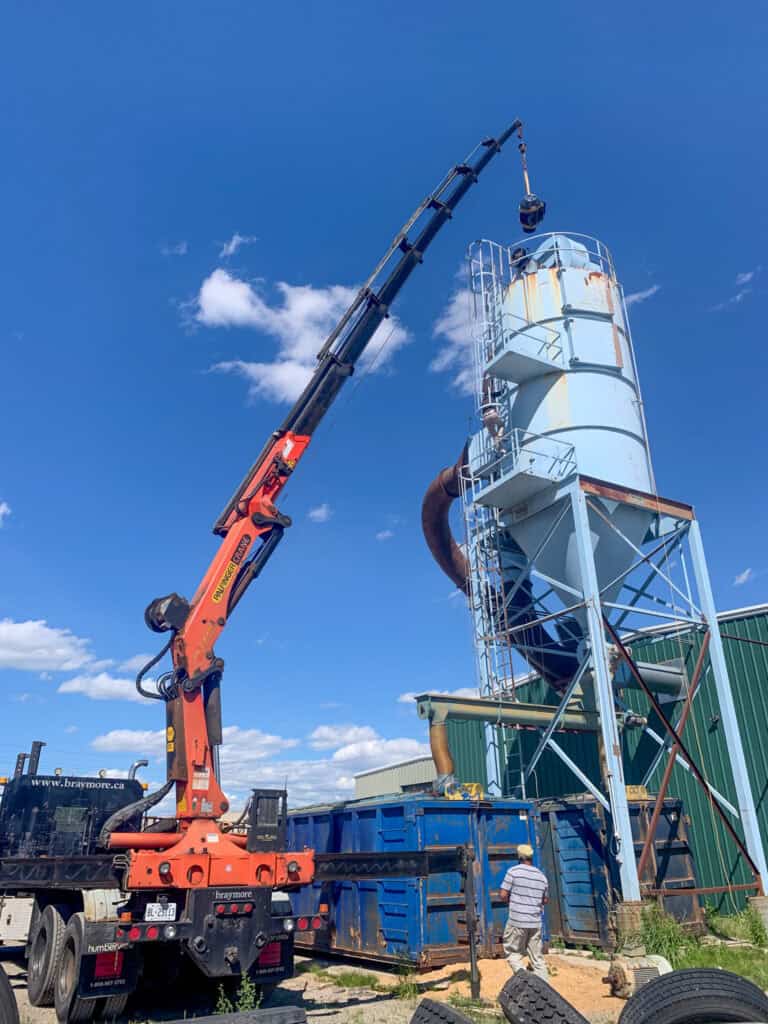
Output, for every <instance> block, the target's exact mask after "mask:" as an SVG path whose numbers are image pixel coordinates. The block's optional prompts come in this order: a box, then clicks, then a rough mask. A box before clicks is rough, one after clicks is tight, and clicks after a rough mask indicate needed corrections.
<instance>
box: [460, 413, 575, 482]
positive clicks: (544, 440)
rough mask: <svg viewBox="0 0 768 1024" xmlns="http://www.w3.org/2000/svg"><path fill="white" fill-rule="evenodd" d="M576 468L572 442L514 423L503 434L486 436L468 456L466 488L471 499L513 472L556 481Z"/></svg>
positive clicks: (563, 478) (565, 476)
mask: <svg viewBox="0 0 768 1024" xmlns="http://www.w3.org/2000/svg"><path fill="white" fill-rule="evenodd" d="M575 472H576V451H575V449H574V446H573V445H572V444H568V443H567V442H565V441H559V440H557V438H554V437H547V436H545V435H543V434H533V433H531V432H530V431H527V430H522V429H521V428H520V427H515V428H514V429H513V430H511V431H510V432H509V433H508V434H506V435H503V436H498V435H497V436H496V437H495V438H493V439H491V438H490V437H487V435H486V436H485V438H484V443H483V448H482V449H481V450H480V451H478V452H475V453H474V454H473V455H471V456H470V459H469V475H468V477H467V489H468V490H469V492H470V496H471V497H472V499H473V500H474V499H475V498H476V497H477V495H478V494H479V492H480V491H484V490H485V489H486V488H488V487H489V486H491V485H492V484H494V483H497V482H499V481H500V480H502V479H503V478H505V477H508V476H510V475H512V474H513V473H526V474H529V475H531V476H537V477H539V478H541V479H543V480H548V481H551V482H552V483H558V482H559V481H561V480H565V479H566V478H567V477H569V476H570V475H571V474H572V473H575Z"/></svg>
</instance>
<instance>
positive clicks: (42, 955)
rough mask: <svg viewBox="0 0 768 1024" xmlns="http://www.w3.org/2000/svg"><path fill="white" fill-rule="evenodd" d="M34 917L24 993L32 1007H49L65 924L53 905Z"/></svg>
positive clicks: (59, 910) (60, 913)
mask: <svg viewBox="0 0 768 1024" xmlns="http://www.w3.org/2000/svg"><path fill="white" fill-rule="evenodd" d="M35 917H36V921H35V925H34V928H33V930H32V935H31V936H30V940H29V960H28V962H27V978H28V980H27V993H28V995H29V1001H30V1003H32V1005H33V1006H53V989H54V985H55V983H56V972H57V971H58V969H59V960H60V959H61V950H62V947H63V945H64V929H65V928H66V927H67V925H66V922H65V920H64V915H63V914H62V911H61V908H59V907H57V906H55V905H54V904H53V903H50V904H49V905H48V906H47V907H44V908H43V910H42V911H41V912H40V913H39V914H36V915H35Z"/></svg>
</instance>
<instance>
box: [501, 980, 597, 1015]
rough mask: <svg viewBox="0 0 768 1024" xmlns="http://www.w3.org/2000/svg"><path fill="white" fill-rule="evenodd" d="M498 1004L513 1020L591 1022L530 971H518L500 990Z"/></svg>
mask: <svg viewBox="0 0 768 1024" xmlns="http://www.w3.org/2000/svg"><path fill="white" fill-rule="evenodd" d="M499 1004H500V1006H501V1008H502V1010H503V1011H504V1016H505V1017H506V1018H507V1020H508V1021H510V1022H511V1024H539V1022H541V1024H589V1022H588V1021H587V1019H586V1017H582V1015H581V1014H580V1013H579V1011H578V1010H576V1009H574V1007H573V1006H571V1004H570V1003H569V1002H568V1001H567V1000H566V999H563V997H562V996H560V995H558V994H557V992H555V990H554V989H553V988H552V986H551V985H548V984H547V982H546V981H544V979H543V978H539V977H538V976H537V975H535V974H531V972H530V971H516V972H515V973H514V974H513V975H512V977H511V978H510V979H509V981H508V982H507V983H506V985H505V986H504V988H503V989H502V990H501V992H499Z"/></svg>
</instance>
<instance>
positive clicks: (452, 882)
mask: <svg viewBox="0 0 768 1024" xmlns="http://www.w3.org/2000/svg"><path fill="white" fill-rule="evenodd" d="M535 816H536V812H535V810H534V808H533V806H532V805H531V804H530V803H527V802H524V801H519V800H495V801H493V802H492V803H491V802H485V801H482V802H479V803H478V802H470V801H463V800H444V799H439V798H435V797H425V796H424V794H413V795H410V796H409V795H401V796H392V797H384V798H377V799H371V800H361V801H352V802H349V803H344V804H334V805H331V806H324V807H312V808H307V809H304V810H298V811H292V812H290V814H289V817H288V848H289V849H290V850H301V849H304V848H311V849H314V850H315V851H316V852H317V853H358V852H359V853H368V852H375V853H380V852H387V853H389V852H395V851H398V850H440V849H443V848H453V847H456V846H465V845H467V844H469V845H470V846H471V847H472V849H473V850H474V854H475V891H476V900H477V906H476V910H477V915H478V932H479V935H478V954H479V955H480V956H498V955H499V954H500V953H501V937H502V933H503V931H504V924H505V921H506V905H505V904H503V903H502V902H501V899H500V897H499V889H500V886H501V881H502V879H503V877H504V873H505V871H506V870H507V868H508V867H509V866H510V865H511V864H514V863H516V862H517V856H516V854H517V847H518V844H521V843H528V844H530V845H531V846H533V847H534V849H536V827H535V826H536V823H535V820H534V819H535ZM536 858H537V862H538V851H537V852H536ZM291 901H292V904H293V909H294V913H295V914H297V915H299V916H307V917H311V916H312V915H313V914H315V913H317V911H318V908H319V907H320V905H321V904H323V903H325V904H327V905H328V908H329V919H330V920H329V924H330V927H329V928H328V929H327V931H326V932H322V933H320V932H318V933H317V934H314V933H311V932H308V933H304V934H303V935H302V934H299V933H297V935H296V945H297V948H298V949H300V950H302V951H304V952H312V953H314V954H318V953H337V954H343V955H344V956H345V957H350V958H355V959H361V960H374V961H379V962H384V963H408V962H409V963H411V964H413V965H414V966H416V967H418V968H427V967H435V966H439V965H440V964H447V963H455V962H456V961H462V960H466V959H467V956H468V943H467V928H466V921H465V912H464V893H463V889H462V881H461V876H460V875H459V873H458V872H451V873H445V874H440V875H432V876H430V877H429V878H390V879H385V880H381V881H361V882H348V881H345V882H326V883H322V884H321V883H318V882H316V883H314V885H312V886H308V887H306V888H304V889H301V890H300V891H299V892H298V893H296V894H294V895H292V896H291Z"/></svg>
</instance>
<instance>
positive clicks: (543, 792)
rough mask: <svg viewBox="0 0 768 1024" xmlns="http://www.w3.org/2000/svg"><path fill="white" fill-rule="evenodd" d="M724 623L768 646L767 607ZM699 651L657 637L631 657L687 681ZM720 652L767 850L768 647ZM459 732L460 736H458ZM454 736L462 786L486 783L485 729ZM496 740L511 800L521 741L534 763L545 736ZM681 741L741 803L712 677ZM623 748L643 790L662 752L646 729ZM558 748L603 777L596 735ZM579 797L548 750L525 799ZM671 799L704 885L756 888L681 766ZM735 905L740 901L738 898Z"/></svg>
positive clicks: (548, 699) (542, 693)
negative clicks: (678, 807) (674, 661)
mask: <svg viewBox="0 0 768 1024" xmlns="http://www.w3.org/2000/svg"><path fill="white" fill-rule="evenodd" d="M720 619H721V627H720V629H721V633H724V634H732V635H734V636H739V637H744V638H746V639H750V640H759V641H761V642H763V643H768V609H766V608H760V609H758V610H757V611H756V612H749V611H745V612H744V613H742V614H734V613H726V614H724V615H722V616H721V617H720ZM700 643H701V639H700V637H699V636H693V637H691V635H682V636H666V635H659V634H655V635H652V636H649V637H648V638H647V639H646V638H643V639H641V640H636V641H635V642H634V643H633V644H632V649H633V652H634V654H635V656H636V657H637V658H638V660H640V661H654V662H661V661H666V660H668V659H670V658H680V657H682V658H684V659H685V662H686V665H687V666H688V674H689V677H690V675H691V674H692V672H693V666H694V664H695V661H696V656H697V654H698V650H699V645H700ZM723 645H724V647H725V655H726V659H727V662H728V671H729V674H730V678H731V686H732V688H733V692H734V699H735V702H736V710H737V714H738V718H739V726H740V728H741V734H742V739H743V741H744V749H745V755H746V760H747V768H748V770H749V773H750V779H751V782H752V789H753V793H754V796H755V803H756V805H757V813H758V818H759V821H760V827H761V829H762V833H763V839H764V841H765V843H766V846H768V647H760V646H756V645H753V644H747V643H742V642H740V641H738V640H732V639H729V638H728V637H727V636H726V637H724V638H723ZM525 692H526V699H527V700H529V701H531V702H533V703H544V704H557V698H556V696H555V695H554V694H553V693H552V691H551V690H549V688H548V687H547V686H546V684H544V683H542V682H540V681H536V682H533V683H531V684H528V686H527V688H526V691H525ZM625 698H626V699H627V702H628V703H629V704H631V705H632V707H633V708H635V709H636V710H637V711H639V712H641V713H642V714H647V713H648V710H649V709H648V705H647V702H646V700H645V698H644V697H643V695H642V694H639V693H637V692H634V691H626V693H625ZM649 723H650V725H651V727H652V728H654V730H655V731H656V732H657V733H659V734H662V733H663V727H662V726H661V725H660V724H659V722H658V721H657V720H655V716H654V715H653V714H651V715H650V717H649ZM459 727H460V728H461V732H459V731H458V729H459ZM454 732H455V735H456V742H457V750H458V751H459V756H458V757H457V774H458V777H459V778H460V779H461V780H462V781H484V780H485V779H486V770H485V742H484V735H483V727H482V724H481V723H477V722H461V723H452V729H451V733H450V738H451V740H452V741H453V735H454ZM499 732H500V738H499V744H500V747H501V745H502V744H504V743H506V755H505V757H504V761H505V773H504V775H505V778H504V793H505V795H507V794H511V793H512V792H513V791H514V789H515V786H516V785H517V784H518V782H519V766H520V757H519V750H518V746H517V744H518V742H521V743H522V748H523V752H524V755H525V757H526V758H528V757H530V755H531V754H532V753H533V750H534V748H535V746H536V743H537V742H538V735H537V734H536V733H534V732H522V733H517V732H515V731H512V730H504V729H501V730H499ZM684 740H685V742H686V745H687V746H688V748H689V750H690V751H691V754H692V755H693V756H694V757H696V758H697V759H698V761H699V765H700V766H701V767H702V769H703V770H704V774H705V775H706V776H707V778H708V779H709V781H710V783H711V784H712V785H713V786H714V787H715V788H716V789H717V790H719V791H720V792H721V793H722V794H723V795H724V796H725V797H726V798H727V799H728V800H730V801H731V803H734V804H735V803H736V797H735V793H734V789H733V783H732V780H731V774H730V768H729V765H728V758H727V751H726V744H725V738H724V736H723V728H722V723H721V722H720V720H719V705H718V700H717V694H716V691H715V687H714V682H713V680H712V677H711V673H709V675H708V676H707V678H706V680H705V684H704V685H703V686H702V688H701V690H700V692H699V696H698V697H697V698H696V700H695V701H694V710H693V712H692V714H691V716H690V718H689V720H688V725H687V727H686V731H685V734H684ZM622 742H623V748H624V765H625V775H626V781H627V783H628V784H639V783H640V782H641V781H642V779H643V776H644V774H645V772H646V770H647V768H648V767H649V766H650V764H651V762H652V759H653V755H654V753H655V751H656V750H658V746H657V744H656V743H654V742H653V740H651V739H649V738H648V737H646V736H644V735H643V734H642V733H641V732H640V731H634V730H629V731H627V732H626V733H625V734H624V736H623V741H622ZM558 743H559V744H560V746H562V747H563V749H564V750H565V751H566V753H568V754H569V755H570V756H571V757H572V758H573V760H574V761H576V762H577V764H578V765H579V766H580V767H581V768H582V769H583V770H584V771H585V772H586V773H587V775H589V777H590V778H592V779H594V780H598V779H599V777H600V775H599V767H598V760H597V746H596V743H595V740H594V737H592V736H588V735H577V734H566V733H560V734H559V735H558ZM501 749H504V748H503V747H501ZM663 770H664V762H663V761H662V763H661V765H660V766H659V768H658V769H657V771H656V772H655V774H654V776H653V778H652V779H651V781H650V784H649V789H650V791H651V792H653V791H654V788H655V787H656V786H658V784H659V783H660V781H661V775H662V774H663ZM582 789H583V787H582V786H581V784H580V783H579V781H578V779H576V777H575V776H574V775H572V774H571V772H570V771H569V770H568V769H567V768H566V767H565V765H564V764H563V763H562V762H561V761H560V760H559V759H558V758H557V756H556V755H555V754H553V753H552V752H551V751H546V752H545V753H544V754H543V756H542V758H541V760H540V761H539V764H538V766H537V768H536V770H535V773H534V775H533V776H532V778H531V780H530V781H529V786H528V793H527V795H528V796H529V797H560V796H566V795H568V794H571V793H577V792H580V791H581V790H582ZM669 795H670V796H675V797H679V798H681V799H682V800H683V802H684V805H685V808H686V812H687V814H688V816H689V818H690V820H691V827H690V832H691V840H692V846H693V849H694V853H695V857H696V867H697V872H698V876H699V884H700V885H702V886H714V885H723V884H726V883H728V882H732V883H734V884H738V883H742V882H749V881H751V875H750V873H749V871H748V870H747V868H746V866H745V865H744V863H743V861H742V859H741V857H740V855H739V854H738V851H737V850H736V849H735V847H734V845H733V842H732V841H731V839H730V838H729V836H728V835H727V833H726V832H725V830H724V828H723V826H722V824H721V822H720V820H719V818H718V817H717V815H716V814H715V812H714V810H713V809H712V806H711V803H710V801H709V799H708V797H707V796H706V795H705V794H704V793H703V792H702V790H701V788H700V787H699V785H698V784H697V783H696V781H695V779H694V778H693V777H692V776H691V775H690V773H689V772H687V771H685V769H683V768H681V767H680V766H679V765H678V766H676V767H675V769H674V771H673V773H672V781H671V783H670V789H669ZM733 824H734V825H735V826H736V828H737V830H738V822H737V821H735V820H734V822H733ZM733 898H734V897H731V896H728V897H724V898H723V899H722V900H718V898H717V897H712V898H711V899H712V901H713V902H721V903H722V904H724V905H726V906H727V905H729V904H730V902H731V900H732V899H733ZM738 901H739V903H741V902H742V901H741V899H739V900H738Z"/></svg>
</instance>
